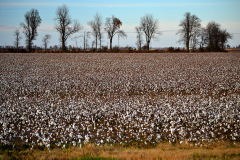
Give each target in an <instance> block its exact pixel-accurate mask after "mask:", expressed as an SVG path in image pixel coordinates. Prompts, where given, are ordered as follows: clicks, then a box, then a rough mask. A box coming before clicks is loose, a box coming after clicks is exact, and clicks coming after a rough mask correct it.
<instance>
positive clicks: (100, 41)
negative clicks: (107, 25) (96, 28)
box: [99, 37, 102, 51]
mask: <svg viewBox="0 0 240 160" xmlns="http://www.w3.org/2000/svg"><path fill="white" fill-rule="evenodd" d="M99 43H100V44H99V45H100V51H101V49H102V40H101V37H100V38H99Z"/></svg>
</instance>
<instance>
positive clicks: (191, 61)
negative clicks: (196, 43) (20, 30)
mask: <svg viewBox="0 0 240 160" xmlns="http://www.w3.org/2000/svg"><path fill="white" fill-rule="evenodd" d="M0 106H1V107H0V142H1V143H2V144H14V143H16V142H18V143H19V142H22V143H26V144H29V145H30V146H32V147H34V146H37V145H39V146H45V147H47V148H49V147H50V145H52V144H53V145H56V146H59V147H62V148H64V147H65V145H66V144H70V145H73V146H83V145H84V144H86V143H93V144H96V145H105V144H108V145H115V144H116V145H124V146H125V145H132V144H141V145H156V144H157V143H160V142H166V141H167V142H169V143H180V144H181V143H190V144H194V145H204V144H207V143H211V142H214V141H219V140H227V141H234V142H239V141H240V53H172V54H171V53H162V54H160V53H159V54H157V53H143V54H139V53H138V54H127V53H116V54H113V53H106V54H104V53H99V54H97V53H87V54H80V53H79V54H70V53H64V54H63V53H62V54H61V53H59V54H38V53H30V54H7V53H5V54H0Z"/></svg>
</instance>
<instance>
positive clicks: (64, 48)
mask: <svg viewBox="0 0 240 160" xmlns="http://www.w3.org/2000/svg"><path fill="white" fill-rule="evenodd" d="M62 51H63V52H65V51H66V46H65V40H64V38H62Z"/></svg>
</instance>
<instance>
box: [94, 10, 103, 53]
mask: <svg viewBox="0 0 240 160" xmlns="http://www.w3.org/2000/svg"><path fill="white" fill-rule="evenodd" d="M94 18H95V21H96V24H97V30H98V39H99V47H100V50H101V47H102V39H103V32H102V29H103V28H102V17H101V15H99V14H98V13H97V14H96V15H95V17H94Z"/></svg>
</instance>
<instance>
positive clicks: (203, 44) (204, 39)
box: [199, 28, 208, 50]
mask: <svg viewBox="0 0 240 160" xmlns="http://www.w3.org/2000/svg"><path fill="white" fill-rule="evenodd" d="M207 43H208V38H207V31H206V29H205V28H201V32H200V36H199V48H200V50H203V49H204V48H205V47H206V45H207Z"/></svg>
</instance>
